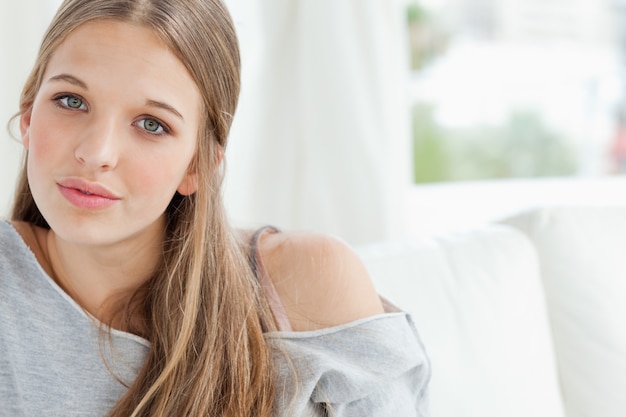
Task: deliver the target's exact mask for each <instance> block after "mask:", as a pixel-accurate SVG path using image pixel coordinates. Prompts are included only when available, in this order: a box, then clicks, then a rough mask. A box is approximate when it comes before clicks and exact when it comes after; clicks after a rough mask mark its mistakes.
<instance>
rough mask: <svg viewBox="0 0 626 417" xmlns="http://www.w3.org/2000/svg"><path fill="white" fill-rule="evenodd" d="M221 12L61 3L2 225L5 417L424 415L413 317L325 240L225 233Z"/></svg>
mask: <svg viewBox="0 0 626 417" xmlns="http://www.w3.org/2000/svg"><path fill="white" fill-rule="evenodd" d="M238 93H239V53H238V48H237V40H236V37H235V33H234V29H233V26H232V22H231V20H230V18H229V16H228V13H227V11H226V9H225V8H224V6H223V5H222V4H221V2H220V0H66V1H65V2H64V3H63V4H62V5H61V7H60V9H59V11H58V13H57V15H56V16H55V18H54V20H53V22H52V24H51V26H50V27H49V29H48V31H47V33H46V35H45V37H44V40H43V43H42V46H41V49H40V52H39V56H38V58H37V61H36V64H35V66H34V69H33V71H32V73H31V74H30V77H29V78H28V80H27V82H26V85H25V87H24V90H23V93H22V97H21V101H20V112H19V125H20V131H21V136H22V142H23V144H24V147H25V149H26V160H25V164H24V169H23V172H22V174H21V177H20V182H19V185H18V189H17V192H16V195H15V205H14V209H13V213H12V218H11V221H10V222H0V317H1V320H0V403H2V408H1V411H0V415H6V416H13V417H17V416H41V415H46V416H64V417H67V416H87V415H89V416H105V415H107V416H125V417H126V416H162V417H166V416H167V417H171V416H198V417H199V416H231V417H235V416H237V417H241V416H255V417H256V416H270V415H276V416H301V415H316V416H326V415H337V416H346V417H348V416H355V417H356V416H359V417H361V416H366V415H367V416H422V415H424V402H425V401H424V398H423V397H424V393H425V391H426V384H427V381H428V378H429V367H428V362H427V359H426V358H425V355H424V353H423V349H422V347H421V343H420V342H419V339H418V337H417V334H416V332H415V329H414V327H413V325H412V323H411V321H410V319H409V318H408V317H407V316H406V314H403V313H400V312H396V313H389V312H388V311H387V312H386V311H385V308H384V307H383V303H382V302H381V300H380V298H379V297H378V295H377V294H376V292H375V290H374V288H373V287H372V284H371V282H370V280H369V278H368V276H367V272H366V271H365V269H364V267H363V265H362V264H361V262H360V261H359V260H358V258H357V256H356V255H355V254H354V252H353V251H352V250H351V249H350V248H348V247H347V246H346V245H345V244H343V243H342V242H340V241H339V240H336V239H334V238H331V237H328V236H323V235H312V234H301V233H281V232H278V231H277V230H276V229H273V228H263V229H260V230H259V231H257V232H255V233H248V232H242V231H234V230H232V229H231V228H230V227H229V226H228V224H227V222H226V220H225V216H224V213H223V209H222V202H221V195H220V184H221V179H222V169H221V166H222V160H223V156H224V148H225V146H226V139H227V136H228V132H229V128H230V124H231V119H232V115H233V114H234V112H235V107H236V104H237V98H238Z"/></svg>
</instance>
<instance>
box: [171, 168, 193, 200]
mask: <svg viewBox="0 0 626 417" xmlns="http://www.w3.org/2000/svg"><path fill="white" fill-rule="evenodd" d="M176 191H178V194H181V195H184V196H188V195H191V194H193V193H195V192H196V191H198V174H197V173H196V172H195V171H193V172H188V173H187V174H185V177H184V178H183V180H182V181H181V182H180V184H179V185H178V188H177V189H176Z"/></svg>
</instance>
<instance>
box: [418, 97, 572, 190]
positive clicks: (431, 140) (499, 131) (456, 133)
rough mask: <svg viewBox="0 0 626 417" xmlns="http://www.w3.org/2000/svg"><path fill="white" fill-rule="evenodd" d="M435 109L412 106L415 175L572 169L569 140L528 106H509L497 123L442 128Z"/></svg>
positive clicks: (442, 177) (425, 178) (446, 177)
mask: <svg viewBox="0 0 626 417" xmlns="http://www.w3.org/2000/svg"><path fill="white" fill-rule="evenodd" d="M433 113H434V109H433V108H432V107H431V106H428V105H425V104H418V105H416V106H415V107H414V109H413V132H414V138H413V146H414V147H413V150H414V180H415V182H417V183H429V182H440V181H464V180H484V179H500V178H532V177H547V176H566V175H574V174H575V173H576V171H577V154H576V151H575V147H574V146H573V144H570V143H569V142H568V140H567V138H565V137H564V136H563V135H561V134H559V133H557V132H555V131H553V130H551V129H550V128H549V127H548V126H546V124H545V123H544V122H543V120H542V118H541V117H540V115H539V114H537V113H536V112H534V111H532V110H525V109H519V110H515V111H513V112H512V113H511V114H510V116H509V118H508V120H507V121H506V123H504V124H503V125H500V126H486V125H482V126H473V127H469V128H462V129H461V128H456V129H450V128H443V127H441V126H439V125H437V123H436V122H435V120H434V117H433Z"/></svg>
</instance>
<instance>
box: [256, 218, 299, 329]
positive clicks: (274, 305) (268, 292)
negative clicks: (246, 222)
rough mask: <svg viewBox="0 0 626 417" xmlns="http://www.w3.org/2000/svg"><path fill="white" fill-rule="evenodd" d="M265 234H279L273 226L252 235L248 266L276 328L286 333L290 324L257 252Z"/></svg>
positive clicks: (265, 227)
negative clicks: (270, 311)
mask: <svg viewBox="0 0 626 417" xmlns="http://www.w3.org/2000/svg"><path fill="white" fill-rule="evenodd" d="M265 232H271V233H280V230H278V229H277V228H275V227H273V226H264V227H262V228H260V229H258V230H257V231H256V232H255V233H254V235H253V236H252V238H251V239H250V253H249V257H250V264H251V266H252V271H253V272H254V275H255V276H256V278H257V279H258V280H259V284H261V288H262V289H263V292H264V293H265V297H266V298H267V302H268V303H269V305H270V308H271V310H272V313H273V314H274V320H275V321H276V326H278V330H279V331H286V332H288V331H291V330H292V329H291V324H290V323H289V319H288V318H287V313H286V311H285V307H284V306H283V303H282V302H281V301H280V297H279V296H278V293H277V292H276V287H274V284H273V283H272V280H271V279H270V277H269V276H268V274H267V270H266V269H265V265H264V264H263V259H262V258H261V253H260V250H259V241H260V240H261V237H262V235H263V234H264V233H265Z"/></svg>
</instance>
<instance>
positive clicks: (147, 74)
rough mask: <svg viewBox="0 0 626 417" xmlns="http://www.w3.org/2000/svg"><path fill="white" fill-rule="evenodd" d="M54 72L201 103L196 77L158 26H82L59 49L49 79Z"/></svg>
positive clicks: (49, 68) (100, 23) (94, 23)
mask: <svg viewBox="0 0 626 417" xmlns="http://www.w3.org/2000/svg"><path fill="white" fill-rule="evenodd" d="M53 73H69V74H71V75H74V76H76V77H78V78H80V79H86V81H87V84H91V85H99V84H103V85H107V86H108V87H109V88H114V87H120V88H132V90H133V91H135V92H143V93H145V94H148V93H149V92H153V93H154V92H161V93H163V94H169V95H183V96H184V97H186V98H187V99H189V100H197V102H198V103H199V102H200V92H199V90H198V88H197V86H196V84H195V82H194V80H193V78H192V77H191V75H190V74H189V72H188V71H187V68H186V67H185V65H184V64H183V63H182V62H181V61H180V59H179V58H178V57H177V56H176V55H175V54H174V53H172V51H171V50H170V49H169V48H168V46H167V44H166V43H165V42H164V41H163V40H162V39H161V38H159V37H158V36H157V35H156V33H155V31H154V30H152V29H150V28H148V27H146V26H142V25H136V24H132V23H127V22H118V21H109V20H106V21H92V22H88V23H84V24H82V25H80V26H78V27H77V28H76V29H74V30H73V31H72V32H70V33H69V34H68V35H67V37H66V38H65V39H64V40H63V41H62V42H61V43H60V44H59V45H58V47H57V48H56V50H55V51H54V52H53V54H52V56H51V58H50V61H49V62H48V65H47V68H46V74H45V75H44V79H48V78H49V77H50V76H54V75H55V74H53Z"/></svg>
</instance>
